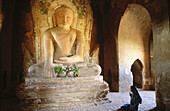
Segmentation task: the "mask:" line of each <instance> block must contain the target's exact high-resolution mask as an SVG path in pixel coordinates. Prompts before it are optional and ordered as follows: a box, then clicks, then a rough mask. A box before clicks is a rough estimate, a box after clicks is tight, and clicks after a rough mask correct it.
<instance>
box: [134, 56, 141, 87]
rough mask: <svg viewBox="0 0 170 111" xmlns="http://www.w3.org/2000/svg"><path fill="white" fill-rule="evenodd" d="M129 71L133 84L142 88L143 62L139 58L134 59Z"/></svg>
mask: <svg viewBox="0 0 170 111" xmlns="http://www.w3.org/2000/svg"><path fill="white" fill-rule="evenodd" d="M131 72H132V75H133V85H135V86H136V87H138V88H142V82H143V80H142V72H143V64H142V62H141V61H140V60H139V59H136V60H135V61H134V63H133V64H132V66H131Z"/></svg>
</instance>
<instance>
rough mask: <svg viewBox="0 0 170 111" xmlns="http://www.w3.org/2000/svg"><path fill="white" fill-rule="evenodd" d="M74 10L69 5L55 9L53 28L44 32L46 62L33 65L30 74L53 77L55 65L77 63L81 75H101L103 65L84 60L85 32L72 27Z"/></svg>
mask: <svg viewBox="0 0 170 111" xmlns="http://www.w3.org/2000/svg"><path fill="white" fill-rule="evenodd" d="M72 22H73V11H72V9H71V8H69V7H67V6H64V5H62V6H60V7H59V8H57V9H56V10H55V11H54V16H53V23H54V24H56V26H54V27H53V28H49V29H47V30H46V31H45V32H44V34H43V40H44V62H42V63H37V64H35V65H33V66H31V67H30V68H29V70H28V72H29V75H30V76H43V77H47V78H52V77H53V74H54V71H53V69H54V67H56V66H64V65H70V64H77V66H78V68H79V76H99V75H100V73H101V67H100V66H99V65H97V64H94V63H85V62H84V61H83V34H82V33H81V32H80V31H79V30H77V29H74V28H72V27H71V25H72Z"/></svg>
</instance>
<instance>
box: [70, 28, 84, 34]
mask: <svg viewBox="0 0 170 111" xmlns="http://www.w3.org/2000/svg"><path fill="white" fill-rule="evenodd" d="M71 30H72V31H73V32H75V33H82V32H81V31H80V30H77V29H75V28H71Z"/></svg>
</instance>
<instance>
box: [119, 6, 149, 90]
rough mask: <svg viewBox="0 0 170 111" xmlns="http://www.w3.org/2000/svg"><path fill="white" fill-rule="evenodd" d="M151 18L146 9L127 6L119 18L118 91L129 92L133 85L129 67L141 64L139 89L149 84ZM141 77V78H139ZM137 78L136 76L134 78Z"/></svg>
mask: <svg viewBox="0 0 170 111" xmlns="http://www.w3.org/2000/svg"><path fill="white" fill-rule="evenodd" d="M150 33H151V17H150V14H149V12H148V11H147V9H146V8H144V7H143V6H141V5H138V4H129V5H128V7H127V9H126V11H125V12H124V15H123V16H122V18H121V21H120V25H119V30H118V57H119V91H120V92H124V91H129V87H130V86H131V85H132V84H133V74H132V72H131V70H130V69H131V65H132V64H133V63H134V61H136V62H135V64H136V63H137V64H143V66H142V67H141V66H140V65H139V66H140V67H141V68H142V69H143V74H144V75H140V76H139V77H140V83H139V87H142V86H144V87H145V85H148V86H149V84H150V70H149V64H150V62H149V56H150V55H149V47H150V46H149V36H150ZM141 76H142V77H141ZM135 77H138V76H135Z"/></svg>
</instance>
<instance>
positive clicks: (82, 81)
mask: <svg viewBox="0 0 170 111" xmlns="http://www.w3.org/2000/svg"><path fill="white" fill-rule="evenodd" d="M108 91H109V88H108V84H107V83H106V82H104V81H103V77H102V76H93V77H67V78H66V77H58V78H52V79H44V78H37V77H26V78H25V83H23V84H21V85H20V86H19V87H18V88H17V96H18V98H19V99H20V101H21V104H20V105H21V106H20V107H23V109H24V110H34V109H64V108H74V107H83V106H89V105H97V104H101V103H105V102H108V101H109V100H107V98H106V95H107V93H108Z"/></svg>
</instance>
